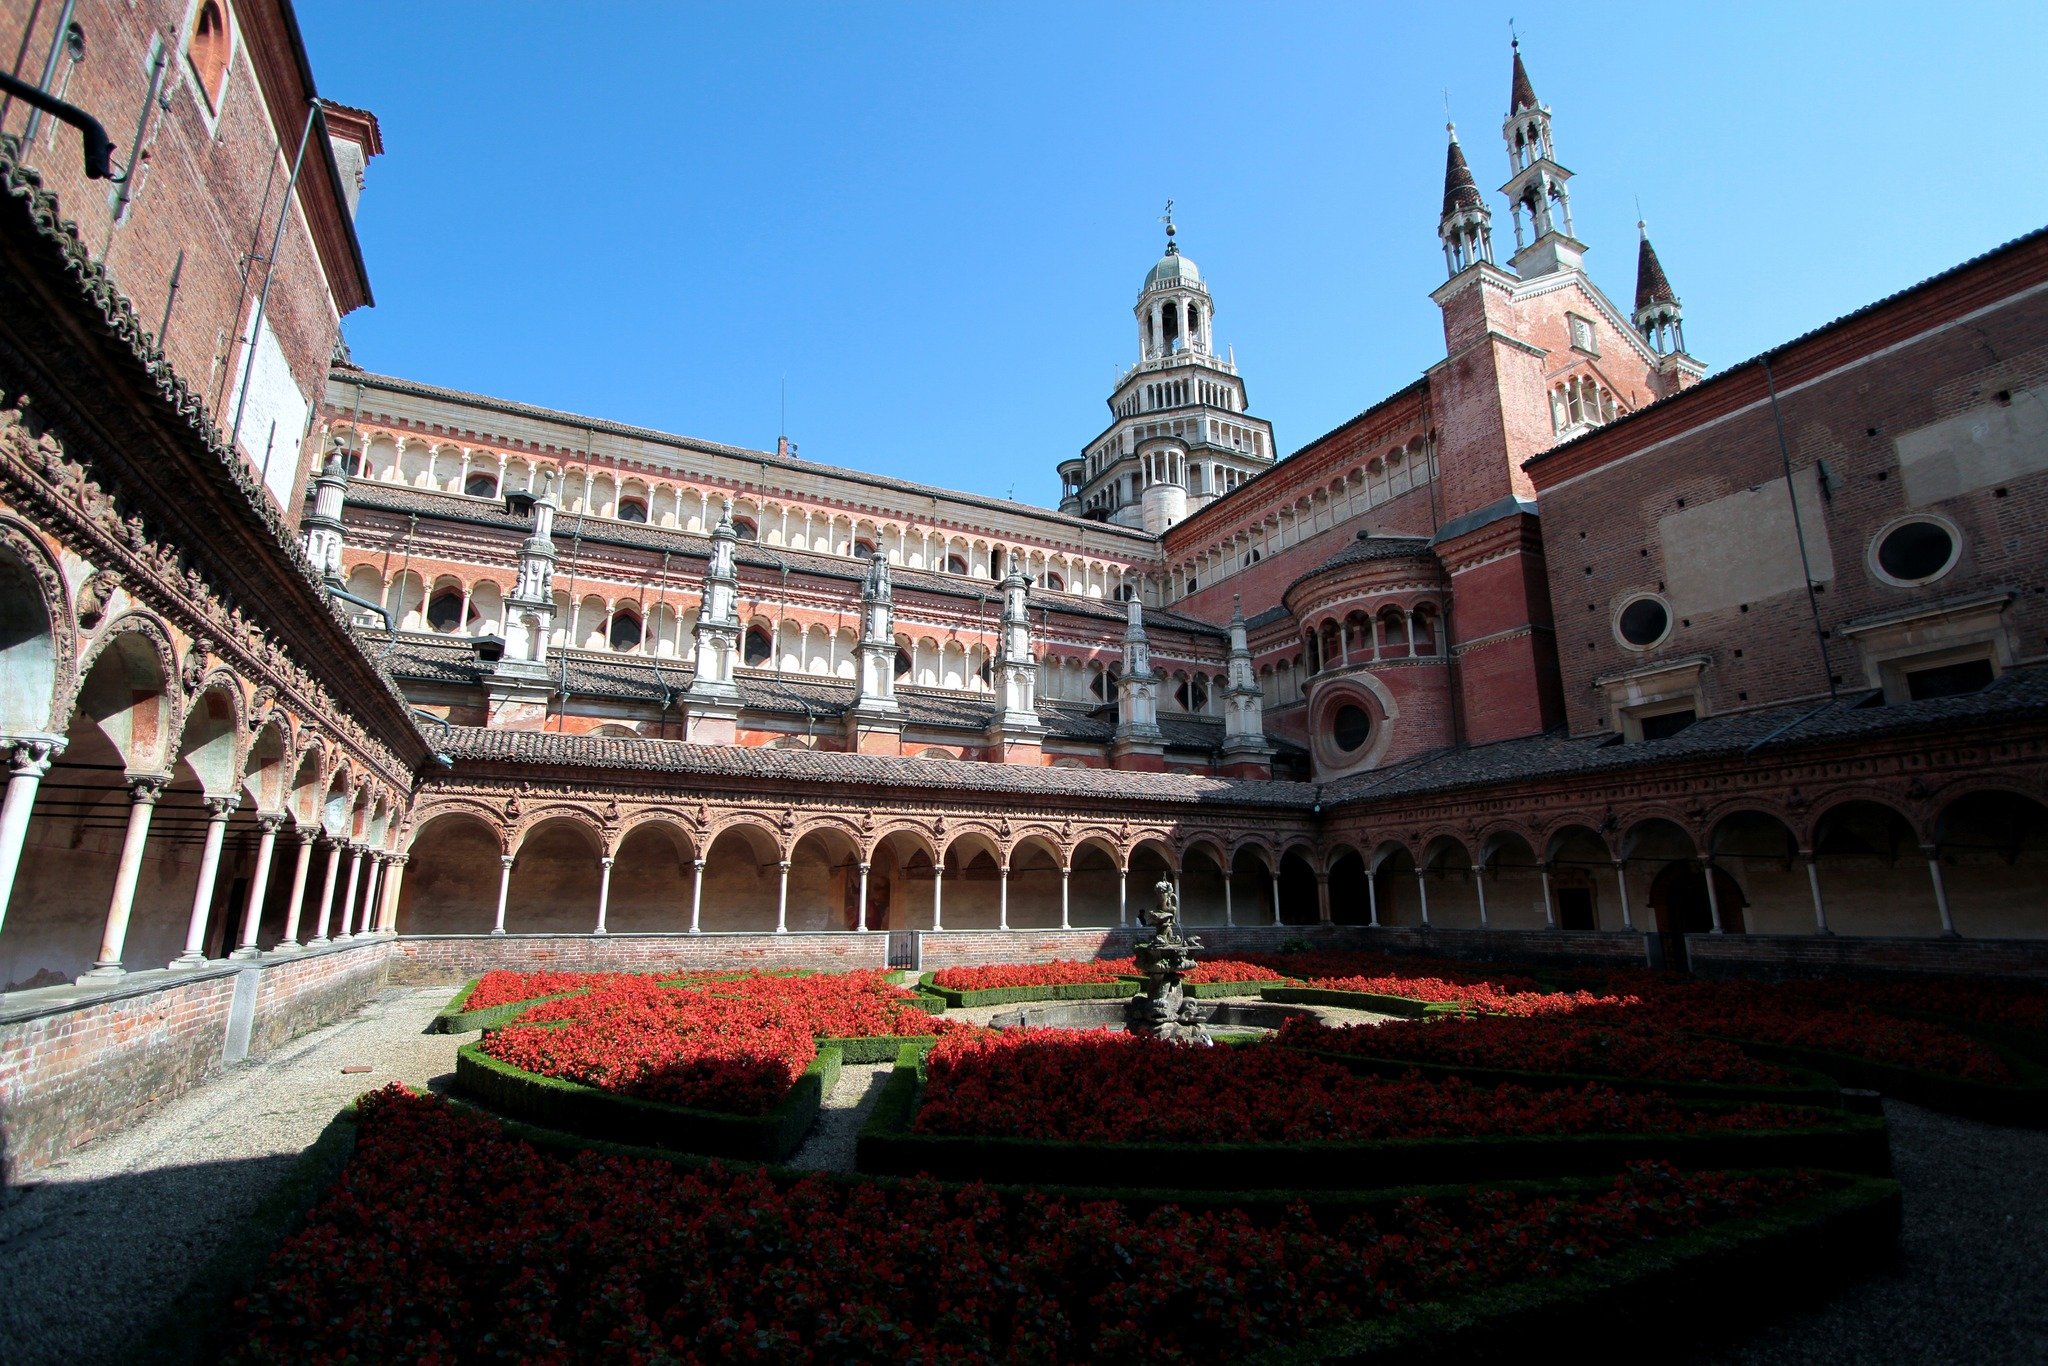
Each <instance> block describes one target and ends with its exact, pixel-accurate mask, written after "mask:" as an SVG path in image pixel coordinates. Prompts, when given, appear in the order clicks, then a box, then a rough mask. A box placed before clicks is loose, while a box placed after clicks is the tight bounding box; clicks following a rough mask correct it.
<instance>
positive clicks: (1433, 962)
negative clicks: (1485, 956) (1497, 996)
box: [1239, 950, 1543, 991]
mask: <svg viewBox="0 0 2048 1366" xmlns="http://www.w3.org/2000/svg"><path fill="white" fill-rule="evenodd" d="M1239 957H1240V958H1241V959H1242V960H1243V961H1245V962H1248V963H1257V964H1260V965H1261V966H1264V967H1269V968H1271V969H1273V970H1274V971H1275V972H1277V973H1279V974H1280V975H1281V976H1283V977H1288V978H1291V979H1293V980H1294V981H1297V982H1312V983H1314V984H1315V985H1317V986H1324V985H1327V984H1328V983H1329V982H1330V981H1332V980H1335V979H1338V978H1346V977H1429V978H1435V979H1438V980H1441V981H1445V982H1456V983H1459V984H1461V985H1478V984H1481V983H1490V984H1492V985H1493V986H1494V987H1496V988H1498V989H1499V990H1501V991H1541V990H1542V989H1543V987H1542V984H1541V983H1539V982H1538V981H1537V980H1536V979H1535V978H1533V977H1529V976H1526V975H1523V974H1521V973H1515V972H1503V971H1501V970H1499V969H1496V968H1490V967H1487V966H1485V965H1484V964H1472V963H1466V962H1461V961H1459V960H1456V959H1449V958H1429V957H1423V956H1420V955H1406V954H1391V953H1352V952H1341V951H1336V950H1318V951H1314V952H1310V953H1247V954H1241V955H1239Z"/></svg>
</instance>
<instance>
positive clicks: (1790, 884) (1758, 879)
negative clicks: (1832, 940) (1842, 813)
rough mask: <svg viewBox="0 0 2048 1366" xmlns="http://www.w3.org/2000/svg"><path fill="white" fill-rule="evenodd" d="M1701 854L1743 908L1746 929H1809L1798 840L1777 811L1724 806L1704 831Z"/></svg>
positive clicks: (1809, 909) (1809, 908) (1782, 931)
mask: <svg viewBox="0 0 2048 1366" xmlns="http://www.w3.org/2000/svg"><path fill="white" fill-rule="evenodd" d="M1705 850H1706V854H1707V857H1708V858H1709V859H1710V860H1711V861H1712V862H1713V863H1714V865H1715V866H1716V867H1717V868H1719V869H1720V870H1721V871H1722V872H1723V873H1725V874H1727V875H1728V876H1729V877H1730V878H1732V879H1733V880H1734V881H1735V884H1736V886H1737V888H1738V889H1739V890H1740V892H1741V894H1742V899H1743V901H1744V902H1745V903H1746V904H1747V905H1748V907H1749V910H1750V914H1749V915H1748V917H1747V918H1746V919H1745V922H1744V924H1745V928H1747V929H1750V930H1759V931H1763V932H1766V933H1776V934H1800V933H1804V932H1806V931H1808V930H1811V929H1812V928H1813V907H1812V901H1811V898H1810V897H1809V895H1808V888H1807V881H1806V874H1805V872H1804V871H1803V870H1802V869H1801V868H1800V866H1799V863H1798V859H1799V835H1798V833H1797V832H1796V831H1795V830H1794V829H1793V828H1792V826H1791V825H1790V824H1789V823H1788V822H1787V821H1786V820H1785V819H1784V818H1783V817H1782V816H1780V815H1779V814H1778V813H1777V812H1775V811H1771V810H1768V809H1765V808H1762V807H1755V806H1745V805H1741V804H1737V803H1727V804H1724V805H1723V807H1722V808H1721V809H1720V810H1719V811H1718V812H1717V813H1716V815H1715V816H1714V818H1713V820H1712V823H1711V824H1709V825H1708V826H1707V838H1706V843H1705ZM1716 891H1717V892H1718V891H1719V884H1718V883H1717V884H1716Z"/></svg>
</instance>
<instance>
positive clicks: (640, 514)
mask: <svg viewBox="0 0 2048 1366" xmlns="http://www.w3.org/2000/svg"><path fill="white" fill-rule="evenodd" d="M619 520H620V521H622V522H644V521H646V520H647V504H646V503H645V502H643V501H642V500H640V499H638V498H626V499H623V500H621V501H620V503H619Z"/></svg>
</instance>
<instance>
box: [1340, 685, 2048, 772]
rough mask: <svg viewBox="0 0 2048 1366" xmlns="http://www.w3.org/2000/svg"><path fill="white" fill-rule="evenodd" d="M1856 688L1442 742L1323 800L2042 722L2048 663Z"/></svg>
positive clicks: (2047, 703)
mask: <svg viewBox="0 0 2048 1366" xmlns="http://www.w3.org/2000/svg"><path fill="white" fill-rule="evenodd" d="M1880 697H1881V695H1879V694H1874V693H1870V692H1857V693H1852V694H1848V695H1845V696H1844V697H1842V698H1841V699H1840V700H1839V701H1835V702H1829V703H1824V704H1821V705H1819V706H1818V707H1816V706H1815V705H1814V704H1812V703H1797V704H1793V705H1789V706H1783V707H1770V708H1766V709H1763V710H1759V711H1752V712H1742V713H1740V714H1737V715H1733V716H1710V717H1707V718H1705V719H1703V720H1700V721H1697V722H1695V723H1693V724H1692V725H1690V726H1687V727H1686V728H1685V729H1684V730H1682V731H1680V732H1678V733H1677V734H1676V735H1673V736H1670V737H1668V738H1666V739H1663V740H1646V741H1642V742H1640V743H1635V744H1628V743H1624V742H1623V741H1622V740H1621V738H1620V737H1619V736H1615V735H1612V734H1595V735H1582V736H1566V735H1563V734H1561V733H1552V734H1549V735H1535V736H1530V737H1528V738H1526V739H1521V740H1503V741H1501V742H1499V743H1498V744H1492V745H1476V746H1471V747H1468V748H1463V749H1441V750H1436V751H1434V752H1432V753H1429V754H1424V755H1420V756H1418V757H1416V758H1413V759H1410V760H1407V761H1406V762H1404V763H1400V764H1395V765H1393V766H1391V767H1388V768H1384V769H1379V770H1376V771H1374V772H1372V773H1362V774H1359V775H1358V776H1356V777H1352V778H1343V779H1339V780H1338V781H1336V782H1334V783H1331V784H1330V785H1329V786H1328V787H1326V788H1324V790H1323V800H1324V803H1325V804H1326V805H1338V804H1351V803H1358V802H1380V801H1389V800H1394V799H1398V798H1402V797H1424V796H1431V795H1434V794H1436V793H1439V792H1447V791H1451V790H1454V789H1458V788H1470V787H1486V786H1490V785H1493V784H1499V783H1514V782H1526V781H1533V780H1540V779H1549V778H1569V777H1579V776H1589V775H1594V774H1604V773H1611V772H1617V771H1620V770H1623V769H1629V768H1640V767H1648V766H1651V765H1656V764H1670V763H1683V762H1688V761H1692V760H1698V759H1731V758H1738V757H1740V756H1742V755H1744V754H1747V753H1749V752H1751V751H1752V750H1753V749H1754V750H1757V751H1759V752H1769V753H1772V754H1779V753H1782V752H1784V751H1786V750H1789V749H1795V748H1797V747H1799V746H1802V745H1812V744H1822V743H1829V742H1834V741H1841V740H1874V739H1877V738H1880V737H1882V736H1887V735H1896V734H1901V733H1911V732H1913V731H1925V730H1939V729H1943V728H1949V727H1955V726H1964V725H1984V724H1992V723H1997V722H2010V721H2035V722H2048V669H2025V670H2013V671H2012V672H2010V673H2007V674H2005V675H2004V676H2003V677H2001V678H2000V679H1999V680H1998V681H1997V682H1995V683H1993V684H1992V685H1991V686H1990V687H1988V688H1986V689H1984V691H1982V692H1977V693H1971V694H1968V695H1967V696H1963V697H1945V698H1941V699H1939V700H1936V701H1929V702H1904V703H1896V704H1893V705H1891V706H1885V705H1881V702H1880Z"/></svg>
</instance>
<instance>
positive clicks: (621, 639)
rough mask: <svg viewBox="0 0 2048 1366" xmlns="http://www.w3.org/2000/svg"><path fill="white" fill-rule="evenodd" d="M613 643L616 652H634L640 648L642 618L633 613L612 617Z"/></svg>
mask: <svg viewBox="0 0 2048 1366" xmlns="http://www.w3.org/2000/svg"><path fill="white" fill-rule="evenodd" d="M610 639H611V643H612V648H613V649H614V650H634V649H638V648H639V646H640V618H638V617H636V616H634V615H633V614H632V613H631V612H619V613H617V614H615V615H614V616H613V617H612V629H611V636H610Z"/></svg>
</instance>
